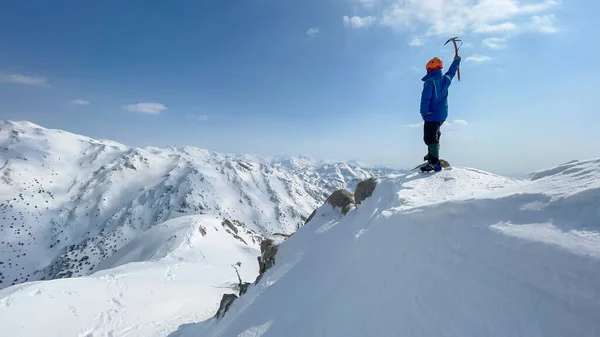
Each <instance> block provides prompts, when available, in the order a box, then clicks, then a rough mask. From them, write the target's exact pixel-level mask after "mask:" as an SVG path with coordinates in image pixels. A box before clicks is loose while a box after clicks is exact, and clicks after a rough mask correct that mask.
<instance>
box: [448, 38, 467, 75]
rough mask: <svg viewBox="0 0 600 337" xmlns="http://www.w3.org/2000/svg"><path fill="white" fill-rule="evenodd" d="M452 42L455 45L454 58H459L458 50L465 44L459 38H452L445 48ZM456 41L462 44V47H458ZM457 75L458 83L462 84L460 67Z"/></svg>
mask: <svg viewBox="0 0 600 337" xmlns="http://www.w3.org/2000/svg"><path fill="white" fill-rule="evenodd" d="M450 41H452V43H454V57H457V56H458V50H459V49H460V47H462V45H463V42H462V40H459V39H458V36H456V37H451V38H449V39H448V41H446V43H444V46H445V45H447V44H448V42H450ZM456 41H459V42H460V46H459V47H457V46H456ZM457 73H458V81H459V82H460V67H459V68H458V69H457Z"/></svg>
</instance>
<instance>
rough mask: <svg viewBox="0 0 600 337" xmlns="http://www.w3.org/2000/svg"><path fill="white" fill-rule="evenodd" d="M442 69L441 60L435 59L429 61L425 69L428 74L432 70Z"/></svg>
mask: <svg viewBox="0 0 600 337" xmlns="http://www.w3.org/2000/svg"><path fill="white" fill-rule="evenodd" d="M443 67H444V65H443V64H442V60H440V59H439V58H437V57H434V58H432V59H431V60H429V62H427V65H426V66H425V69H427V72H430V71H434V70H440V69H442V68H443Z"/></svg>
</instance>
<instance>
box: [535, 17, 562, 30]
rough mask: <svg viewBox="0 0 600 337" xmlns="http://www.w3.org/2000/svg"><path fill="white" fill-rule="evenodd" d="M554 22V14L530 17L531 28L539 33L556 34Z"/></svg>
mask: <svg viewBox="0 0 600 337" xmlns="http://www.w3.org/2000/svg"><path fill="white" fill-rule="evenodd" d="M555 22H556V17H555V16H554V14H547V15H542V16H538V15H535V16H532V17H531V26H532V27H533V29H534V30H537V31H538V32H541V33H556V32H558V28H556V26H555V25H554V23H555Z"/></svg>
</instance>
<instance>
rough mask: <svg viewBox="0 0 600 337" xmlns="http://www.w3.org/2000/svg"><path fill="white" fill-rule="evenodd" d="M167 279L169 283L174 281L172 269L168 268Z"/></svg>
mask: <svg viewBox="0 0 600 337" xmlns="http://www.w3.org/2000/svg"><path fill="white" fill-rule="evenodd" d="M165 277H166V278H167V281H173V278H175V275H173V272H172V271H171V267H169V268H167V272H166V273H165Z"/></svg>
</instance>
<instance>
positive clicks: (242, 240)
mask: <svg viewBox="0 0 600 337" xmlns="http://www.w3.org/2000/svg"><path fill="white" fill-rule="evenodd" d="M233 237H234V238H236V239H238V240H239V241H241V242H242V243H243V244H245V245H246V246H247V245H248V243H247V242H246V241H245V240H244V239H242V238H241V237H240V236H239V235H237V234H233Z"/></svg>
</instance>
